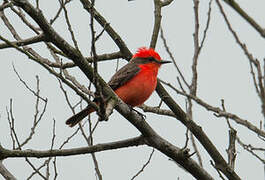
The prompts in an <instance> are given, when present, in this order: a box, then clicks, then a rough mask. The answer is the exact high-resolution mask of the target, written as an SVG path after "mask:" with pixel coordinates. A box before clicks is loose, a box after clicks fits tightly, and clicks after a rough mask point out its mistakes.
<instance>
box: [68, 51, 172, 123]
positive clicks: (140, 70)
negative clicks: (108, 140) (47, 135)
mask: <svg viewBox="0 0 265 180" xmlns="http://www.w3.org/2000/svg"><path fill="white" fill-rule="evenodd" d="M165 63H170V61H164V60H161V58H160V56H159V54H158V53H157V52H155V51H154V50H153V49H152V48H149V49H148V48H145V47H143V48H139V49H138V51H137V52H136V53H135V54H134V55H133V57H132V59H131V60H130V61H129V63H128V64H126V65H125V66H123V67H122V68H121V69H120V70H119V71H117V72H116V73H115V74H114V75H113V76H112V78H111V79H110V81H109V82H108V85H109V86H110V87H111V88H112V89H113V91H114V92H115V93H116V94H117V96H119V97H120V98H121V99H122V100H123V102H125V103H126V104H128V105H130V106H132V107H135V106H138V105H141V104H143V103H144V102H145V101H146V100H147V99H148V98H149V97H150V95H151V94H152V93H153V91H154V90H155V88H156V83H157V73H158V69H159V67H160V66H161V65H162V64H165ZM94 111H95V110H94V109H93V108H92V107H91V106H89V105H88V106H87V107H86V108H85V109H83V110H82V111H80V112H79V113H77V114H75V115H74V116H72V117H70V118H69V119H68V120H67V121H66V124H67V125H69V126H70V127H73V126H74V125H76V124H77V123H78V122H80V121H81V120H82V119H84V118H85V117H86V116H87V115H89V114H90V113H91V112H94Z"/></svg>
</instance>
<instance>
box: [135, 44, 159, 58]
mask: <svg viewBox="0 0 265 180" xmlns="http://www.w3.org/2000/svg"><path fill="white" fill-rule="evenodd" d="M148 57H154V58H155V59H156V60H159V61H160V60H161V57H160V56H159V54H158V53H157V52H155V50H154V49H152V48H146V47H141V48H139V49H138V51H137V52H136V53H135V54H134V55H133V57H132V58H148Z"/></svg>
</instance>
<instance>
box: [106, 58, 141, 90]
mask: <svg viewBox="0 0 265 180" xmlns="http://www.w3.org/2000/svg"><path fill="white" fill-rule="evenodd" d="M140 70H141V69H140V68H139V67H138V65H137V64H135V63H128V64H126V65H125V66H123V67H122V68H121V69H120V70H118V71H117V72H116V73H115V74H114V75H113V76H112V78H111V79H110V81H109V82H108V85H109V86H110V87H111V88H112V89H113V90H114V91H115V90H116V89H118V88H119V87H121V86H122V85H124V84H125V83H126V82H128V81H129V80H130V79H132V78H133V77H134V76H135V75H136V74H138V73H139V71H140Z"/></svg>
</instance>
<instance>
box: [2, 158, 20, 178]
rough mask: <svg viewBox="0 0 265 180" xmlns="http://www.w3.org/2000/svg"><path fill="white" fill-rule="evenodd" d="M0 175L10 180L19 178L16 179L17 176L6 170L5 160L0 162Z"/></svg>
mask: <svg viewBox="0 0 265 180" xmlns="http://www.w3.org/2000/svg"><path fill="white" fill-rule="evenodd" d="M0 174H1V175H2V176H3V177H4V178H5V179H8V180H16V179H17V178H15V176H14V175H13V174H12V173H11V172H10V171H8V169H6V167H5V166H4V164H3V160H0Z"/></svg>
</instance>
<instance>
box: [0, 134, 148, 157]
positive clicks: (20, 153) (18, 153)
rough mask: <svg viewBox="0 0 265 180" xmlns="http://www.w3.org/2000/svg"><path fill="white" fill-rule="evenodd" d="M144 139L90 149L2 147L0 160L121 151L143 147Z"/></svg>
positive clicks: (128, 140)
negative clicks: (20, 148) (21, 148)
mask: <svg viewBox="0 0 265 180" xmlns="http://www.w3.org/2000/svg"><path fill="white" fill-rule="evenodd" d="M143 144H144V141H143V137H142V136H139V137H135V138H131V139H126V140H122V141H116V142H111V143H102V144H97V145H93V146H89V147H82V148H71V149H63V150H60V149H53V150H44V151H43V150H42V151H37V150H30V149H28V150H8V149H5V148H3V147H2V146H1V145H0V159H6V158H14V157H35V158H45V157H54V156H72V155H81V154H88V153H94V152H100V151H106V150H112V149H119V148H125V147H131V146H139V145H143Z"/></svg>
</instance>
